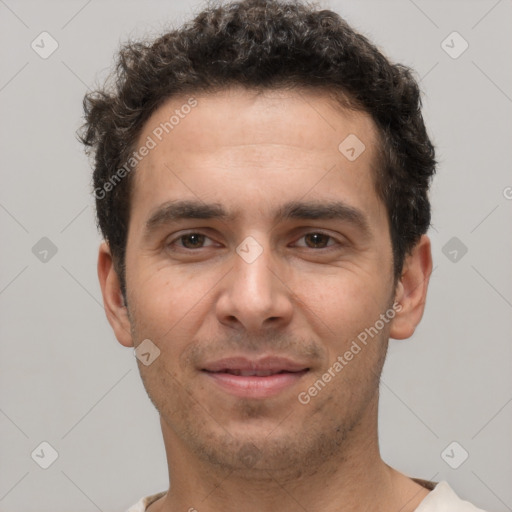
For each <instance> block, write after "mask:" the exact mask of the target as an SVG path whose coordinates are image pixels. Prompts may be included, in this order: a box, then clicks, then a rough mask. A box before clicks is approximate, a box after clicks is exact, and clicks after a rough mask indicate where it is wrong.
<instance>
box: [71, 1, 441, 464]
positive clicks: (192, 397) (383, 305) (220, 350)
mask: <svg viewBox="0 0 512 512" xmlns="http://www.w3.org/2000/svg"><path fill="white" fill-rule="evenodd" d="M84 109H85V116H86V124H85V125H84V127H83V128H82V131H81V135H80V137H81V140H82V141H83V143H84V144H85V145H86V146H87V147H88V148H89V150H90V152H91V153H93V154H94V157H95V160H94V174H93V188H94V193H95V196H96V206H97V219H98V226H99V228H100V229H101V232H102V234H103V236H104V239H105V243H104V244H102V247H101V248H100V257H99V262H98V272H99V277H100V282H101V285H102V292H103V297H104V301H105V306H106V311H107V316H108V318H109V321H110V323H111V325H112V327H113V328H114V331H115V334H116V336H117V338H118V340H119V341H120V342H121V343H122V344H123V345H125V346H138V345H139V344H140V343H141V342H142V341H143V340H145V339H149V340H151V343H152V344H153V345H155V346H156V347H158V349H159V351H160V356H159V357H158V358H156V359H155V360H154V361H153V362H152V363H151V364H150V365H148V366H146V365H143V364H140V365H139V366H140V370H141V374H142V377H143V380H144V384H145V386H146V389H147V391H148V394H149V396H150V398H151V400H152V401H153V403H154V404H155V406H156V407H157V409H158V411H159V412H160V414H161V417H162V420H163V424H165V425H166V427H167V428H168V435H169V436H171V437H175V438H176V440H180V441H181V442H183V443H184V445H186V446H188V447H189V448H190V449H191V450H192V451H193V452H194V453H196V454H197V456H198V457H202V458H204V459H205V460H208V461H210V462H213V463H217V464H224V465H227V466H229V467H232V468H237V467H238V468H239V467H240V465H242V466H243V465H244V464H245V467H247V464H246V463H245V462H244V461H246V459H247V456H246V455H247V452H248V451H249V452H250V453H251V454H252V455H251V457H249V458H252V459H254V465H255V466H257V465H258V464H259V465H261V467H268V468H270V467H273V468H277V467H285V466H286V465H289V464H290V461H292V460H293V461H295V463H297V462H298V461H303V460H313V459H319V457H324V458H325V456H326V454H328V453H332V451H333V450H332V449H333V447H337V446H340V445H341V444H342V442H343V440H345V439H347V437H349V436H350V435H351V432H355V431H356V430H357V429H356V425H359V424H362V423H364V422H366V423H365V424H366V425H367V426H368V425H372V428H374V427H375V420H376V404H377V396H378V381H379V376H380V372H381V369H382V365H383V362H384V358H385V353H386V348H387V342H388V338H389V337H390V336H391V337H394V338H406V337H409V336H410V335H411V334H412V333H413V332H414V329H415V327H416V325H417V323H418V322H419V321H420V319H421V316H422V313H423V307H424V302H425V296H426V287H427V283H428V276H429V274H430V271H431V257H430V245H429V242H428V238H427V237H426V236H425V233H426V231H427V229H428V227H429V224H430V204H429V200H428V188H429V185H430V180H431V178H432V175H433V173H434V169H435V159H434V149H433V146H432V144H431V142H430V140H429V138H428V136H427V133H426V130H425V126H424V123H423V118H422V115H421V99H420V92H419V88H418V85H417V83H416V81H415V80H414V78H413V76H412V73H411V71H410V70H409V69H408V68H406V67H404V66H401V65H399V64H393V63H391V62H390V61H389V60H388V59H387V58H386V57H385V56H384V55H383V54H382V53H381V52H380V51H379V50H378V49H377V48H376V47H375V46H374V45H372V44H371V43H370V42H369V41H368V40H367V39H366V38H365V37H363V36H362V35H360V34H358V33H357V32H355V31H354V30H353V29H352V28H351V27H350V26H349V25H348V24H347V23H346V22H345V21H344V20H343V19H342V18H340V17H339V16H338V15H337V14H335V13H333V12H331V11H328V10H319V9H317V8H316V7H314V6H311V5H306V4H301V3H298V2H293V3H281V2H277V1H273V0H268V1H265V0H248V1H243V2H236V3H232V4H227V5H225V6H220V7H218V6H217V7H215V6H214V7H212V8H208V9H206V10H204V11H203V12H201V13H200V14H198V15H197V16H196V18H195V19H194V20H192V21H191V22H189V23H187V24H186V25H184V26H183V27H182V28H179V29H177V30H173V31H170V32H169V33H167V34H165V35H163V36H162V37H160V38H158V39H156V40H155V41H152V42H147V43H142V42H135V43H128V44H127V45H125V46H124V47H123V48H122V49H121V51H120V53H119V59H118V62H117V66H116V69H115V71H114V74H113V80H112V81H109V82H107V83H106V84H105V87H104V88H103V89H101V90H98V91H95V92H93V93H90V94H88V95H87V96H86V97H85V99H84ZM377 322H379V323H378V324H377ZM362 333H366V334H367V335H366V339H365V343H363V341H362V340H363V338H364V335H362ZM370 333H371V335H370ZM357 340H359V343H358V342H357ZM354 342H356V345H354ZM356 346H357V347H359V350H358V349H357V348H355V347H356ZM351 347H352V348H351ZM347 352H352V354H353V355H352V356H349V355H348V354H347V357H348V358H349V359H348V360H347V361H345V359H343V355H344V354H345V353H347ZM269 354H270V355H272V356H274V355H277V356H285V357H287V358H289V359H290V360H292V361H294V362H295V363H297V365H299V366H301V365H302V366H301V367H302V368H303V369H304V370H305V371H304V372H303V373H302V374H301V376H300V377H299V376H296V380H295V381H294V383H293V384H292V385H288V386H287V387H286V389H285V390H283V391H282V392H280V393H278V394H276V395H273V396H269V397H266V398H264V399H263V398H257V397H247V396H243V397H241V396H238V397H235V396H232V395H231V394H230V393H227V392H226V391H225V390H224V389H223V388H222V386H218V385H217V384H218V382H217V381H215V382H214V383H213V384H212V382H211V378H212V375H211V373H212V372H208V371H205V370H208V368H209V367H210V365H211V364H212V363H215V362H216V361H219V359H222V358H226V357H231V356H234V355H236V356H238V355H241V356H243V357H246V356H247V357H249V356H251V357H252V356H253V357H254V358H259V357H263V356H266V355H269ZM339 356H341V357H342V359H343V361H345V363H346V364H345V363H343V364H342V363H341V362H340V360H339ZM336 361H338V363H339V364H340V365H342V369H341V370H337V369H338V368H339V366H336V367H334V366H335V362H336ZM326 372H327V374H329V375H331V378H330V379H329V378H326V379H327V380H328V381H329V382H328V383H326V382H325V380H326V379H323V376H325V375H326ZM319 379H320V380H322V379H323V380H322V382H323V383H324V386H322V385H321V384H319V383H318V382H319ZM336 379H337V380H336ZM331 380H332V382H330V381H331ZM315 383H316V384H315ZM315 386H316V389H317V391H316V392H315V391H313V390H312V387H315ZM320 388H322V389H320ZM324 388H325V389H324ZM307 390H311V392H308V391H307ZM305 391H306V393H305V394H304V392H305ZM300 392H303V394H302V395H301V396H302V401H301V400H300V399H298V397H299V395H300ZM305 397H309V399H307V398H305ZM304 402H307V403H304ZM363 420H364V421H363ZM326 432H329V434H328V435H326ZM354 435H355V434H354ZM255 453H257V457H255V456H254V454H255Z"/></svg>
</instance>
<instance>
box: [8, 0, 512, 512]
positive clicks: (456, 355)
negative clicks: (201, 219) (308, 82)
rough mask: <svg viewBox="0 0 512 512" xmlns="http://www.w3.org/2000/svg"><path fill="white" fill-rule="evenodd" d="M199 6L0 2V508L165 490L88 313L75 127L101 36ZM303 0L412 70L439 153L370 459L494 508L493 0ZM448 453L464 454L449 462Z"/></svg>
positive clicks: (502, 357) (84, 178)
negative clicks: (424, 237) (425, 252)
mask: <svg viewBox="0 0 512 512" xmlns="http://www.w3.org/2000/svg"><path fill="white" fill-rule="evenodd" d="M199 5H200V3H199V2H196V1H194V2H189V1H186V0H182V1H175V2H170V1H165V2H164V1H156V0H152V1H145V2H142V1H138V2H133V1H123V2H121V1H120V0H116V1H114V0H110V1H103V2H100V1H99V0H92V1H88V2H87V1H74V0H73V1H66V2H64V1H59V2H56V1H45V2H41V1H38V2H35V1H20V0H18V1H15V0H0V38H1V39H0V42H1V47H2V50H3V51H2V58H1V67H0V108H1V118H0V130H1V132H0V141H1V144H2V151H1V156H2V161H1V172H2V187H1V189H0V225H1V233H2V250H1V253H0V254H1V256H0V257H1V275H0V312H1V313H0V314H1V319H0V320H1V321H0V335H1V357H0V390H1V391H0V449H1V456H0V511H2V512H4V511H12V512H19V511H25V512H31V511H36V510H37V511H38V512H46V511H52V512H60V511H65V510H71V509H72V510H74V511H77V512H81V511H95V510H101V511H105V512H106V511H123V510H125V509H126V508H127V507H128V506H129V505H131V504H133V503H134V502H135V501H137V500H138V499H139V498H140V497H141V496H143V495H147V494H150V493H153V492H157V491H160V490H165V489H167V466H166V462H165V455H164V446H163V441H162V438H161V432H160V425H159V422H158V416H157V413H156V411H155V410H154V408H153V406H152V405H151V403H150V402H149V399H148V398H147V395H146V393H145V391H144V389H143V387H142V382H141V379H140V377H139V373H138V370H137V366H136V359H135V358H134V356H133V351H132V350H131V349H125V348H123V347H122V346H121V345H119V344H118V343H117V341H116V339H115V337H114V335H113V333H112V331H111V329H110V326H109V324H108V322H107V320H106V318H105V314H104V312H103V308H102V303H101V294H100V288H99V284H98V281H97V276H96V258H97V248H98V245H99V243H100V240H101V239H100V236H99V235H98V234H97V233H96V230H95V225H94V211H93V197H92V195H91V193H90V186H89V184H90V167H89V163H88V161H87V159H86V157H85V156H84V154H83V152H82V148H81V147H80V145H79V144H78V142H77V141H76V140H75V130H76V129H77V128H78V127H79V125H80V124H81V115H82V106H81V102H82V97H83V95H84V93H85V91H86V89H87V88H93V87H94V86H95V84H96V83H97V82H101V81H102V80H103V78H104V77H105V76H106V73H107V71H108V68H109V67H110V65H111V63H112V59H113V54H114V52H115V51H116V49H117V47H118V45H119V43H120V42H122V41H124V40H126V38H127V37H142V36H145V35H151V34H157V33H159V32H160V31H162V30H163V29H164V28H165V27H166V23H169V22H172V23H174V24H176V25H178V24H180V23H181V22H182V21H183V20H185V19H186V18H187V17H188V16H189V14H190V13H192V12H194V11H197V10H198V6H199ZM322 5H324V6H326V7H330V8H332V9H334V10H336V11H338V12H339V13H340V14H342V15H343V16H345V17H346V18H347V20H348V21H349V22H350V23H352V24H353V25H354V26H355V27H356V28H358V29H359V30H360V31H362V32H363V33H364V34H366V35H367V36H369V37H370V38H371V39H372V40H373V41H375V42H376V43H377V44H378V45H379V46H380V47H381V48H383V49H384V51H385V52H386V53H387V55H388V56H390V57H391V58H392V59H394V60H397V61H400V62H403V63H405V64H408V65H410V66H413V67H414V68H415V69H416V70H417V73H418V76H419V77H421V86H422V89H423V91H424V95H425V96H424V105H425V117H426V122H427V124H428V127H429V130H430V133H431V135H432V138H433V140H434V142H435V144H436V145H437V151H438V158H439V160H440V165H439V169H438V175H437V177H436V178H435V181H434V185H433V188H432V196H431V197H432V204H433V226H434V227H433V229H431V230H430V232H429V235H430V237H431V240H432V244H433V257H434V266H435V270H434V273H433V275H432V278H431V285H430V291H429V298H428V302H427V307H426V312H425V316H424V319H423V321H422V323H421V325H420V327H419V328H418V330H417V331H416V333H415V335H414V336H413V337H412V339H410V340H407V341H392V342H391V348H390V353H389V357H388V361H387V363H386V366H385V370H384V374H383V378H382V381H383V383H382V401H381V414H380V436H381V448H382V454H383V457H384V459H385V460H386V461H387V462H388V463H389V464H391V465H393V466H395V467H396V468H397V469H399V470H401V471H403V472H405V473H406V474H409V475H412V476H416V477H420V478H426V479H434V480H436V481H439V480H443V479H446V480H448V481H449V483H450V484H451V485H452V486H453V487H454V489H455V490H456V492H457V493H459V494H460V495H461V496H464V497H465V498H466V499H468V500H470V501H472V502H474V503H475V504H476V505H478V506H479V507H482V508H485V509H488V510H492V511H505V510H512V486H511V485H510V484H511V480H512V457H511V454H512V440H511V436H510V432H511V426H512V403H511V402H512V386H511V381H512V372H511V371H510V369H511V362H512V357H511V355H512V354H511V352H512V349H511V344H510V339H511V331H512V325H511V322H510V319H511V309H512V286H511V283H512V280H511V272H512V268H511V265H510V262H511V260H512V259H511V255H512V247H511V246H512V241H511V240H512V238H511V237H510V227H511V226H510V225H511V210H512V200H511V199H510V197H512V188H510V187H512V175H511V173H510V169H511V152H510V141H511V140H512V139H511V131H512V130H511V126H512V116H511V112H512V98H511V97H512V68H511V67H510V62H511V53H512V30H511V29H510V20H511V19H512V18H511V15H512V3H511V1H510V0H500V1H496V0H481V1H442V2H441V1H426V0H415V1H414V2H413V1H409V0H400V1H381V2H377V1H371V2H370V1H358V2H356V1H348V0H345V1H342V0H338V1H336V0H331V1H324V2H322ZM43 31H47V32H49V33H50V34H51V36H52V37H53V38H54V39H55V40H56V41H57V42H58V44H59V47H58V49H57V50H56V51H55V52H54V53H53V54H52V55H51V56H49V57H48V58H46V59H43V58H41V57H40V56H39V54H37V53H36V52H35V51H34V50H33V49H32V48H31V42H32V41H33V40H36V42H37V41H38V40H39V41H40V38H39V39H38V36H39V34H40V33H41V32H43ZM453 31H457V32H458V33H460V35H461V36H462V37H463V38H464V39H465V40H466V41H467V42H468V43H469V48H468V49H467V50H466V51H465V52H464V53H463V54H461V55H460V56H458V58H453V57H452V56H450V55H448V54H447V53H446V51H445V49H446V48H443V46H442V44H441V43H442V41H443V40H445V39H446V37H447V36H448V35H449V34H451V33H452V32H453ZM445 44H448V45H449V46H452V48H451V50H450V51H451V52H452V53H453V52H456V53H457V52H458V51H460V49H461V48H462V46H461V45H462V41H461V40H460V39H453V37H452V38H451V39H448V41H447V43H445ZM45 48H46V49H48V48H49V46H48V44H46V45H45ZM507 187H509V188H507ZM42 237H47V238H49V239H50V240H51V241H52V242H53V244H55V246H56V248H57V253H56V254H55V255H53V256H51V253H49V254H48V255H47V256H46V261H41V258H44V255H42V253H40V252H38V251H37V250H34V252H35V254H34V252H33V250H32V248H33V247H34V246H35V245H36V244H37V243H38V241H39V240H40V239H41V238H42ZM453 237H456V238H457V240H455V241H453V240H452V241H451V242H450V240H451V239H452V238H453ZM40 243H43V242H40ZM446 244H448V245H446ZM453 244H455V245H453ZM462 244H463V245H462ZM463 246H464V247H466V248H467V253H466V254H464V255H462V251H461V248H463ZM38 247H39V246H36V249H37V248H38ZM443 248H444V252H443ZM454 250H455V251H457V253H456V254H455V253H454V252H453V251H454ZM454 259H455V261H454ZM43 441H46V442H48V443H50V445H51V446H53V447H54V449H55V450H56V451H57V452H58V458H57V460H56V461H55V462H54V463H53V464H52V465H51V466H50V467H49V468H48V469H46V470H44V469H42V468H41V467H40V466H39V465H38V464H36V462H35V459H36V457H35V458H34V459H33V458H32V457H31V454H32V452H33V451H34V450H36V449H37V448H38V447H39V445H40V443H41V442H43ZM453 441H456V442H457V443H458V445H456V446H455V448H453V446H452V447H450V448H449V449H448V450H447V451H444V450H445V448H446V447H448V446H449V445H450V443H452V442H453ZM452 448H453V451H452ZM462 450H465V451H467V452H468V453H469V458H468V459H467V460H466V461H465V462H464V463H463V464H461V465H460V466H459V467H458V468H457V469H452V468H451V467H450V466H449V465H448V463H447V462H446V461H449V462H450V463H451V464H452V465H456V464H458V463H460V461H461V460H462V456H463V454H464V452H463V451H462ZM39 451H40V450H39ZM36 452H37V450H36ZM48 453H49V452H48V451H46V454H45V456H48ZM443 453H444V458H443V456H442V454H443ZM447 454H448V456H447Z"/></svg>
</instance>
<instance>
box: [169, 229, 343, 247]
mask: <svg viewBox="0 0 512 512" xmlns="http://www.w3.org/2000/svg"><path fill="white" fill-rule="evenodd" d="M311 234H318V235H323V236H326V237H328V238H329V241H328V242H327V243H329V242H330V241H333V242H334V244H331V245H327V246H326V247H320V248H313V247H308V246H306V245H302V246H300V247H301V248H303V249H310V250H312V251H317V252H320V251H328V250H329V249H335V248H336V247H342V246H344V245H346V242H343V241H341V240H339V239H338V238H336V237H335V236H333V235H331V234H330V233H328V232H325V231H323V230H321V229H315V228H311V227H308V228H302V229H301V230H300V236H299V237H298V238H295V237H294V239H295V240H296V241H295V242H294V244H295V243H296V242H297V241H298V240H301V239H302V238H304V237H305V236H307V235H311ZM187 235H202V236H204V237H205V238H207V239H209V240H211V241H212V242H213V240H212V239H211V237H210V236H208V235H207V234H206V233H205V232H204V229H190V230H188V231H181V232H178V233H175V234H174V235H172V238H171V239H170V240H169V241H167V239H166V241H165V242H164V245H165V247H169V246H170V245H172V244H174V243H175V242H178V241H179V240H180V239H181V238H183V237H185V236H187ZM295 236H296V235H295ZM213 245H214V244H210V245H208V246H203V247H199V248H197V249H188V248H187V247H180V249H181V250H184V251H187V252H197V251H199V250H200V249H205V248H206V247H212V246H213Z"/></svg>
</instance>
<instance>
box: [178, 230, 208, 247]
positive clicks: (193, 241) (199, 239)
mask: <svg viewBox="0 0 512 512" xmlns="http://www.w3.org/2000/svg"><path fill="white" fill-rule="evenodd" d="M205 238H206V237H205V236H204V235H202V234H200V233H189V234H187V235H183V236H181V237H180V238H179V240H180V241H181V244H182V246H183V247H185V249H198V248H200V247H201V246H202V245H203V244H204V240H205Z"/></svg>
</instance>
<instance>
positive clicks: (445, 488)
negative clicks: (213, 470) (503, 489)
mask: <svg viewBox="0 0 512 512" xmlns="http://www.w3.org/2000/svg"><path fill="white" fill-rule="evenodd" d="M166 493H167V491H163V492H159V493H157V494H152V495H151V496H146V497H145V498H141V499H140V501H138V502H137V503H136V504H135V505H133V507H130V508H129V509H128V510H127V511H126V512H146V508H147V507H148V506H149V505H151V503H153V502H154V501H156V500H157V499H158V498H160V497H162V496H163V495H164V494H166ZM415 512H485V511H484V510H482V509H481V508H476V507H475V506H474V505H472V504H471V503H469V502H468V501H464V500H461V499H460V498H459V497H458V496H457V495H456V494H455V492H454V490H453V489H452V488H451V487H450V486H449V485H448V482H446V481H442V482H439V483H438V484H435V487H434V489H433V490H432V491H430V492H429V493H428V494H427V495H426V496H425V498H424V499H423V501H422V502H421V503H420V504H419V506H418V507H417V508H416V510H415Z"/></svg>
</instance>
